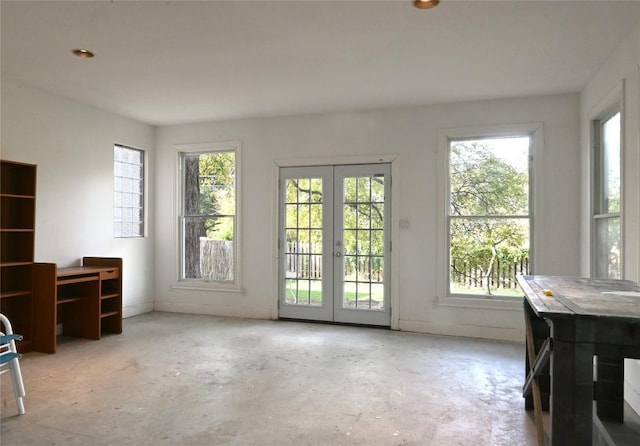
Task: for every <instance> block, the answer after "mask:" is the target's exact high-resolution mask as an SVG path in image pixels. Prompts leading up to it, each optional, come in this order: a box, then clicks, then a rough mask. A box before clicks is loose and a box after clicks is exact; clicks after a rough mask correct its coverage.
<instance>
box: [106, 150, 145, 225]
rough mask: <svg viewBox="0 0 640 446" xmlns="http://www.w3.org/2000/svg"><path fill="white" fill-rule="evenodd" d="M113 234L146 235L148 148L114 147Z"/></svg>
mask: <svg viewBox="0 0 640 446" xmlns="http://www.w3.org/2000/svg"><path fill="white" fill-rule="evenodd" d="M113 236H114V237H116V238H132V237H144V151H142V150H138V149H132V148H130V147H124V146H119V145H116V146H114V148H113Z"/></svg>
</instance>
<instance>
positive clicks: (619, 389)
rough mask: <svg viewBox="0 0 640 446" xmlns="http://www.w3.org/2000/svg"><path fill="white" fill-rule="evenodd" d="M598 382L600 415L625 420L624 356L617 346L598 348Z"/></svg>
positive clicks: (602, 417) (605, 418)
mask: <svg viewBox="0 0 640 446" xmlns="http://www.w3.org/2000/svg"><path fill="white" fill-rule="evenodd" d="M596 382H597V383H596V403H597V404H596V408H597V413H598V417H599V418H600V419H602V420H612V421H618V422H620V423H622V422H624V357H623V356H622V354H621V353H620V351H619V349H618V348H617V347H616V346H604V345H603V346H600V347H599V348H598V351H597V380H596Z"/></svg>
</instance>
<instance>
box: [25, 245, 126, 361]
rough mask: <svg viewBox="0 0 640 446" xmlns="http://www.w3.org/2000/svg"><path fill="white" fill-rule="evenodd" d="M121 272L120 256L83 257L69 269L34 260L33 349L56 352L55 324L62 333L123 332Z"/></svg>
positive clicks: (82, 335) (92, 335)
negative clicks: (79, 264)
mask: <svg viewBox="0 0 640 446" xmlns="http://www.w3.org/2000/svg"><path fill="white" fill-rule="evenodd" d="M121 271H122V259H119V258H104V257H85V258H84V259H83V266H78V267H71V268H58V267H57V265H56V264H55V263H35V264H34V336H33V349H34V350H36V351H41V352H45V353H55V351H56V338H57V336H56V335H57V333H56V330H57V325H58V324H61V325H62V333H63V334H64V335H65V336H73V337H80V338H88V339H100V336H101V333H102V332H111V333H122V273H121Z"/></svg>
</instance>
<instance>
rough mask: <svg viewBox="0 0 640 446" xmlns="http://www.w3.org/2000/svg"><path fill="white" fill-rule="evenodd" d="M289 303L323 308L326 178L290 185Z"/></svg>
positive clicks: (293, 181)
mask: <svg viewBox="0 0 640 446" xmlns="http://www.w3.org/2000/svg"><path fill="white" fill-rule="evenodd" d="M286 191H287V193H286V203H285V211H286V216H285V221H286V232H285V233H286V242H285V243H286V247H285V302H286V303H287V304H292V305H306V306H320V305H322V198H323V197H322V179H320V178H292V179H288V180H287V182H286Z"/></svg>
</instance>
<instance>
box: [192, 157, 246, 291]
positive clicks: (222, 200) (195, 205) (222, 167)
mask: <svg viewBox="0 0 640 446" xmlns="http://www.w3.org/2000/svg"><path fill="white" fill-rule="evenodd" d="M184 213H185V222H184V250H185V259H184V262H185V264H184V275H185V277H186V278H193V279H196V278H200V277H201V272H200V263H201V262H200V238H201V237H208V238H214V239H219V240H233V227H234V221H233V220H234V217H235V153H234V152H210V153H201V154H187V155H185V156H184Z"/></svg>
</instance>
